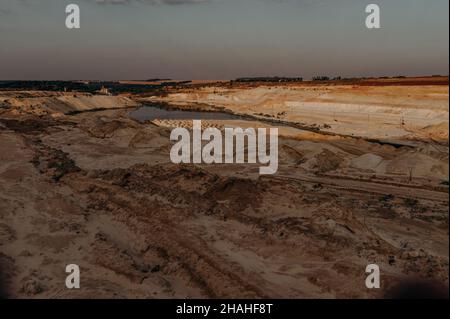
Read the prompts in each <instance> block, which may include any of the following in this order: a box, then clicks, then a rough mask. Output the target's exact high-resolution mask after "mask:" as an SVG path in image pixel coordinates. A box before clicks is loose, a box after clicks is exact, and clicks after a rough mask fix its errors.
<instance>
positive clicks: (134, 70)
mask: <svg viewBox="0 0 450 319" xmlns="http://www.w3.org/2000/svg"><path fill="white" fill-rule="evenodd" d="M70 3H76V4H78V5H79V6H80V8H81V29H79V30H68V29H66V27H65V19H66V13H65V7H66V5H68V4H70ZM369 3H377V4H378V5H380V7H381V26H382V28H381V29H379V30H369V29H366V27H365V22H364V21H365V18H366V13H365V7H366V5H368V4H369ZM448 7H449V2H448V0H368V1H365V0H209V1H208V0H128V1H126V0H103V1H96V0H71V1H64V0H63V1H61V0H0V79H1V80H9V79H17V80H42V79H46V80H50V79H53V80H72V79H100V80H117V79H136V80H138V79H149V78H156V77H163V78H173V79H233V78H236V77H241V76H275V75H278V76H302V77H304V78H310V77H311V76H314V75H329V76H338V75H340V76H345V77H348V76H381V75H432V74H444V75H447V74H448V69H449V64H448V55H449V40H448V37H449V29H448V27H449V18H448V9H449V8H448Z"/></svg>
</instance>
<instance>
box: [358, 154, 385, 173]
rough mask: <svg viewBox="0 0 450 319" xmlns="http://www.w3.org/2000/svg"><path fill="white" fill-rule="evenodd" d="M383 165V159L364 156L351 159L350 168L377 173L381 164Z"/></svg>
mask: <svg viewBox="0 0 450 319" xmlns="http://www.w3.org/2000/svg"><path fill="white" fill-rule="evenodd" d="M382 163H383V158H382V157H381V156H378V155H374V154H364V155H362V156H360V157H357V158H355V159H353V160H352V161H351V163H350V166H351V167H354V168H357V169H362V170H371V171H374V172H375V171H379V170H380V169H379V168H380V166H381V164H382Z"/></svg>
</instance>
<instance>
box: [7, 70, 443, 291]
mask: <svg viewBox="0 0 450 319" xmlns="http://www.w3.org/2000/svg"><path fill="white" fill-rule="evenodd" d="M448 93H449V92H448V79H447V78H445V79H443V80H442V83H437V84H436V83H429V82H428V80H426V79H415V80H414V81H411V80H409V81H407V80H405V81H404V82H402V81H401V80H399V81H398V83H397V82H395V81H394V82H385V81H381V80H380V81H378V82H376V83H375V84H373V83H372V84H371V83H360V84H348V83H333V84H332V85H330V84H320V83H319V84H312V83H305V84H272V85H268V84H252V85H250V84H249V85H244V84H241V85H237V84H233V85H231V84H228V83H219V84H217V85H212V84H208V85H195V86H182V87H178V88H174V89H171V90H169V91H168V92H165V94H163V95H158V96H156V95H155V96H154V95H151V94H150V95H140V96H127V97H120V96H92V95H88V94H83V93H80V94H73V93H70V94H69V93H55V92H23V91H0V272H1V274H0V280H1V285H2V287H3V289H4V291H5V292H4V294H6V295H7V296H8V297H11V298H382V297H384V296H385V295H386V294H387V293H388V291H389V289H391V288H392V287H393V286H395V285H397V284H398V283H400V282H402V281H404V280H409V279H411V278H414V279H417V278H422V279H427V280H434V281H437V282H440V283H444V284H446V285H448V273H449V267H448V261H449V256H448V252H449V237H448V236H449V234H448V210H449V209H448V200H449V197H448V196H449V195H448V164H449V158H448V154H449V153H448V121H449V115H448V112H449V107H448V102H449V96H448ZM149 103H159V104H160V105H164V107H166V108H169V109H171V108H174V109H178V110H180V109H181V110H194V109H195V110H197V111H217V110H220V111H222V112H225V113H229V114H238V115H240V116H241V117H240V118H239V119H229V120H223V119H222V120H214V119H208V120H203V121H202V122H203V123H204V125H205V126H213V127H218V128H224V127H228V126H240V127H279V130H280V135H281V136H280V146H279V154H280V158H279V160H280V167H279V170H278V173H277V174H276V175H273V176H259V174H258V167H257V166H254V165H246V164H245V165H241V164H239V165H236V164H232V165H175V164H172V163H171V162H170V158H169V152H170V149H171V146H172V145H173V143H172V142H171V141H170V139H169V136H170V130H171V128H172V127H176V126H185V127H189V126H190V125H191V124H192V122H191V121H189V120H186V119H154V120H151V121H138V120H136V119H133V118H132V117H131V116H130V112H132V111H133V110H135V109H136V108H139V107H140V105H141V104H149ZM100 108H102V109H103V110H101V111H100V110H97V109H100ZM89 110H97V111H95V112H80V113H77V112H79V111H89ZM73 263H75V264H78V265H79V266H80V268H81V278H82V279H81V289H79V290H68V289H67V288H66V287H65V278H66V275H67V274H66V273H65V267H66V265H68V264H73ZM373 263H375V264H378V265H379V266H380V268H381V284H382V288H381V289H379V290H369V289H367V288H366V286H365V278H366V274H365V268H366V266H367V265H368V264H373Z"/></svg>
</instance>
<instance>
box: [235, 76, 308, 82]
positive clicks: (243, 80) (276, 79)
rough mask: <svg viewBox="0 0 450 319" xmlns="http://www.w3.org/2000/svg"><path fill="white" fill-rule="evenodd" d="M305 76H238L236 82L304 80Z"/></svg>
mask: <svg viewBox="0 0 450 319" xmlns="http://www.w3.org/2000/svg"><path fill="white" fill-rule="evenodd" d="M302 81H303V78H289V77H278V76H273V77H254V78H252V77H248V78H237V79H236V80H234V82H302Z"/></svg>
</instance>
